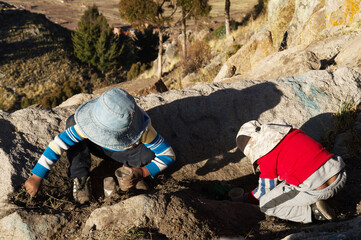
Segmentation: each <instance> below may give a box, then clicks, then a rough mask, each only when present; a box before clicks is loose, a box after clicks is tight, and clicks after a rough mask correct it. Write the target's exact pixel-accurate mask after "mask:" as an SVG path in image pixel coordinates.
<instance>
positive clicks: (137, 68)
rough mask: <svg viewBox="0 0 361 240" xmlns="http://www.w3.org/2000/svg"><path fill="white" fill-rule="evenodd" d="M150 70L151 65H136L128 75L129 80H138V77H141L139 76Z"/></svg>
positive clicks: (138, 63)
mask: <svg viewBox="0 0 361 240" xmlns="http://www.w3.org/2000/svg"><path fill="white" fill-rule="evenodd" d="M148 68H149V64H146V63H141V62H137V63H134V64H133V65H132V67H131V68H130V70H129V71H128V73H127V80H128V81H130V80H132V79H134V78H136V77H137V76H139V74H141V73H143V72H145V70H147V69H148Z"/></svg>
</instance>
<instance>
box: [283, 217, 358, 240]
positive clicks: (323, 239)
mask: <svg viewBox="0 0 361 240" xmlns="http://www.w3.org/2000/svg"><path fill="white" fill-rule="evenodd" d="M360 224H361V217H356V218H354V219H351V220H347V221H342V222H337V223H325V224H322V225H319V226H315V227H310V228H308V229H307V231H302V232H299V233H293V234H290V235H288V236H286V237H284V238H282V240H301V239H310V240H329V239H360V238H361V229H360Z"/></svg>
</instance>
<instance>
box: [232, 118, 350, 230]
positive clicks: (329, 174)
mask: <svg viewBox="0 0 361 240" xmlns="http://www.w3.org/2000/svg"><path fill="white" fill-rule="evenodd" d="M236 142H237V146H238V148H239V149H240V150H241V151H242V152H243V153H244V155H245V156H246V157H247V158H248V159H249V160H250V161H251V163H252V164H253V170H254V171H255V170H256V168H257V166H259V169H260V176H259V183H258V187H257V188H255V189H254V190H253V191H250V192H248V193H245V194H244V201H245V202H249V203H254V204H259V206H260V210H261V211H262V212H263V213H265V214H267V215H269V216H275V217H278V218H281V219H285V220H290V221H294V222H302V223H310V222H312V221H314V220H320V221H323V220H334V219H335V218H336V214H335V211H334V210H333V209H332V208H331V207H330V206H329V205H328V204H327V202H326V201H325V200H326V199H329V198H331V197H333V196H334V195H335V194H336V193H337V192H339V191H340V189H342V188H343V186H344V185H345V182H346V172H345V169H344V168H345V163H344V161H343V160H342V158H341V157H339V156H335V155H334V154H332V153H329V152H328V151H327V150H326V149H325V148H324V147H322V145H321V144H320V143H318V142H317V141H315V140H314V139H312V138H311V137H309V136H307V135H306V134H305V133H304V132H303V131H301V130H299V129H295V128H292V126H290V125H287V124H277V123H268V124H260V123H259V122H258V121H256V120H252V121H249V122H247V123H245V124H243V125H242V126H241V128H240V129H239V132H238V134H237V137H236Z"/></svg>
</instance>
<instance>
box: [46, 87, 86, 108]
mask: <svg viewBox="0 0 361 240" xmlns="http://www.w3.org/2000/svg"><path fill="white" fill-rule="evenodd" d="M81 92H82V88H81V87H80V86H79V84H78V83H77V82H75V81H67V82H65V83H64V84H63V85H62V86H58V87H57V88H55V89H54V90H53V91H52V93H51V94H49V95H47V96H44V97H43V98H42V99H40V101H39V104H40V105H41V106H42V107H44V108H54V107H56V106H57V105H59V104H60V103H62V102H63V101H65V100H66V99H68V98H69V97H71V96H73V95H74V94H77V93H81Z"/></svg>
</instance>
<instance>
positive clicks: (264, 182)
mask: <svg viewBox="0 0 361 240" xmlns="http://www.w3.org/2000/svg"><path fill="white" fill-rule="evenodd" d="M277 181H278V179H277V178H273V179H270V178H259V180H258V187H257V188H255V189H254V190H253V191H252V194H253V196H254V197H255V198H257V199H258V200H260V199H261V197H262V196H263V195H265V194H266V193H268V192H270V191H271V190H272V189H274V188H275V187H276V186H277Z"/></svg>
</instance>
